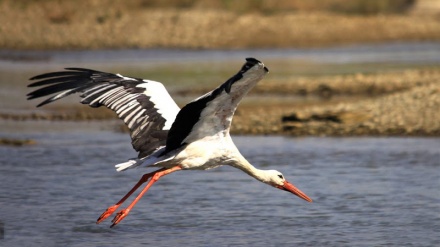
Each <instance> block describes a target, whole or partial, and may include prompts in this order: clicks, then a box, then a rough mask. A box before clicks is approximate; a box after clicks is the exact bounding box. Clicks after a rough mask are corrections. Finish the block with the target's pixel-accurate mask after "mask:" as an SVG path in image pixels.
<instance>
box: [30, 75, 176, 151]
mask: <svg viewBox="0 0 440 247" xmlns="http://www.w3.org/2000/svg"><path fill="white" fill-rule="evenodd" d="M31 80H39V81H37V82H35V83H32V84H30V85H29V87H39V86H42V88H40V89H37V90H35V91H33V92H31V93H29V94H28V95H27V96H28V99H34V98H39V97H44V96H48V95H51V94H55V95H53V96H52V97H50V98H48V99H46V100H45V101H43V102H42V103H40V104H39V105H38V106H43V105H45V104H48V103H51V102H53V101H55V100H58V99H61V98H64V97H66V96H68V95H71V94H74V93H81V95H80V97H81V98H82V100H81V103H83V104H88V105H90V106H91V107H100V106H106V107H107V108H109V109H111V110H113V111H115V112H116V114H117V115H118V117H119V118H120V119H122V120H123V121H124V123H125V124H126V125H127V126H128V128H129V129H130V136H131V139H132V145H133V148H134V149H135V150H136V151H138V152H139V156H138V157H139V158H142V157H145V156H147V155H149V154H151V153H152V152H154V151H155V150H156V149H157V148H159V147H161V146H164V145H165V143H166V138H167V135H168V131H169V129H170V128H171V125H172V123H173V122H174V120H175V118H176V115H177V113H178V112H179V110H180V108H179V107H178V106H177V104H176V103H175V102H174V100H173V99H172V98H171V96H170V95H169V93H168V92H167V90H166V89H165V87H164V86H163V85H162V83H160V82H156V81H150V80H143V79H138V78H131V77H125V76H122V75H119V74H111V73H106V72H101V71H96V70H90V69H83V68H66V70H65V71H59V72H52V73H46V74H42V75H38V76H35V77H32V78H31Z"/></svg>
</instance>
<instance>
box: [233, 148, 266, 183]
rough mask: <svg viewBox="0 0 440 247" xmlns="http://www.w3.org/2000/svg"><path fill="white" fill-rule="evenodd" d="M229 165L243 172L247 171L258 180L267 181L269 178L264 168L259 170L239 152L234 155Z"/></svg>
mask: <svg viewBox="0 0 440 247" xmlns="http://www.w3.org/2000/svg"><path fill="white" fill-rule="evenodd" d="M230 165H231V166H233V167H235V168H238V169H240V170H242V171H244V172H245V173H247V174H248V175H249V176H252V177H254V178H255V179H257V180H258V181H260V182H263V183H268V182H269V178H268V176H267V173H266V171H265V170H261V169H258V168H256V167H255V166H253V165H252V164H251V163H249V161H247V160H246V159H245V158H244V157H243V156H242V155H241V154H240V153H238V155H237V156H236V157H235V159H234V160H233V162H231V164H230Z"/></svg>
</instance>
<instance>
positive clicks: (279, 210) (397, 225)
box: [0, 128, 440, 246]
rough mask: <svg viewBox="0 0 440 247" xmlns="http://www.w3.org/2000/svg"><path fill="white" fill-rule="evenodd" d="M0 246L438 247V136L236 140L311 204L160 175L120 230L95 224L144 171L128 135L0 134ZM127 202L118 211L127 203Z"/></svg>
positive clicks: (223, 183) (238, 182)
mask: <svg viewBox="0 0 440 247" xmlns="http://www.w3.org/2000/svg"><path fill="white" fill-rule="evenodd" d="M3 135H7V136H10V137H20V138H25V137H26V138H32V139H35V140H36V141H37V142H38V144H37V145H32V146H24V147H4V146H3V147H0V160H1V166H0V181H1V182H0V183H1V186H0V208H1V210H0V220H1V222H2V223H3V224H4V228H5V229H4V239H1V240H0V245H1V246H26V245H28V246H112V245H118V246H121V245H124V246H135V245H139V244H151V245H154V246H177V245H180V246H235V245H246V246H275V245H285V246H286V245H287V246H293V245H301V246H439V245H440V232H439V229H440V192H439V188H440V162H439V160H440V148H439V147H440V139H438V138H283V137H270V136H269V137H235V138H234V140H235V142H236V144H237V146H239V148H240V149H241V151H242V153H243V155H244V156H245V157H247V158H248V159H249V161H250V162H251V163H253V164H254V165H255V166H257V167H260V168H263V169H277V170H279V171H282V172H283V173H284V175H285V176H286V177H287V178H288V179H289V180H290V181H291V182H293V183H294V184H295V185H297V186H298V187H299V188H300V189H302V190H303V191H304V192H305V193H307V194H308V195H309V196H310V197H311V198H312V199H313V200H314V202H313V203H307V202H305V201H303V200H301V199H299V198H297V197H295V196H294V195H292V194H289V193H286V192H283V191H280V190H276V189H273V188H271V187H269V186H267V185H265V184H261V183H259V182H258V181H256V180H254V179H252V178H250V177H248V176H247V175H246V174H244V173H242V172H241V171H238V170H235V169H234V168H230V167H220V168H217V169H213V170H210V171H182V172H177V173H174V174H172V175H169V176H166V177H164V178H162V179H161V180H160V181H159V182H158V183H156V184H155V185H154V186H153V187H152V189H151V190H150V191H149V193H147V194H146V195H145V196H144V198H142V200H141V201H140V202H139V203H138V205H137V206H136V207H135V208H134V209H133V211H132V212H131V213H130V215H129V216H128V217H127V218H125V219H124V220H123V221H122V222H121V223H120V224H119V225H118V226H116V227H115V228H112V229H110V228H109V225H110V220H107V221H105V222H103V223H102V224H100V225H96V224H95V220H96V218H97V217H98V216H99V215H100V214H101V213H102V212H103V210H105V208H107V207H108V206H110V205H112V204H113V203H115V202H116V201H117V200H119V199H120V197H121V196H122V195H124V194H125V193H126V192H127V191H128V190H129V189H130V188H131V186H132V185H133V184H134V183H135V182H136V181H137V179H138V178H139V177H140V176H141V174H142V172H144V170H142V169H135V170H131V171H128V172H122V173H117V172H115V171H114V169H113V165H114V164H116V163H118V162H121V161H124V160H125V159H127V158H130V157H132V156H135V153H134V151H133V150H132V149H131V146H130V144H129V138H128V136H127V135H125V134H119V133H113V132H108V131H99V130H80V129H75V128H73V129H72V130H71V131H67V132H65V131H64V132H61V131H53V132H51V133H48V132H46V133H44V132H41V133H37V132H23V133H22V134H3ZM124 205H126V204H124Z"/></svg>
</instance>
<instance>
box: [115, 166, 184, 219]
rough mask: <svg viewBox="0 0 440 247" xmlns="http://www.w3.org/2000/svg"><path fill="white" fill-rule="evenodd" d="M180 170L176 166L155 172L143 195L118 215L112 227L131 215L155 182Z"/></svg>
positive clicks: (142, 192)
mask: <svg viewBox="0 0 440 247" xmlns="http://www.w3.org/2000/svg"><path fill="white" fill-rule="evenodd" d="M179 170H182V168H181V167H180V166H174V167H171V168H169V169H161V170H158V171H156V172H153V173H154V174H153V177H152V178H151V180H150V181H149V182H148V184H147V185H146V186H145V188H144V189H143V190H142V191H141V193H139V195H138V196H137V197H136V198H135V199H134V201H133V202H132V203H131V204H130V205H129V206H128V207H127V208H126V209H123V210H121V211H119V212H118V213H117V214H116V216H115V218H114V219H113V220H112V222H113V224H112V225H111V226H110V227H114V226H115V225H116V224H118V223H119V222H121V220H123V219H124V218H125V217H126V216H127V215H128V213H130V210H131V209H132V208H133V207H134V205H136V203H137V202H138V201H139V199H141V197H142V196H143V195H144V194H145V193H146V192H147V191H148V190H149V189H150V187H151V186H152V185H153V184H154V183H155V182H157V181H158V180H159V179H160V178H161V177H163V176H165V175H168V174H170V173H172V172H175V171H179Z"/></svg>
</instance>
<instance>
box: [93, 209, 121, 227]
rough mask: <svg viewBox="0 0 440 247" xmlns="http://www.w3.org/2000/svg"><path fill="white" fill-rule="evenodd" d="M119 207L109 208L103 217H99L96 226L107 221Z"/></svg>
mask: <svg viewBox="0 0 440 247" xmlns="http://www.w3.org/2000/svg"><path fill="white" fill-rule="evenodd" d="M118 207H119V205H113V206H111V207H109V208H107V210H105V212H104V213H102V214H101V216H99V218H98V220H97V221H96V224H99V223H101V222H103V221H104V220H105V219H107V218H108V217H109V216H110V215H112V214H113V212H115V211H116V209H117V208H118Z"/></svg>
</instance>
